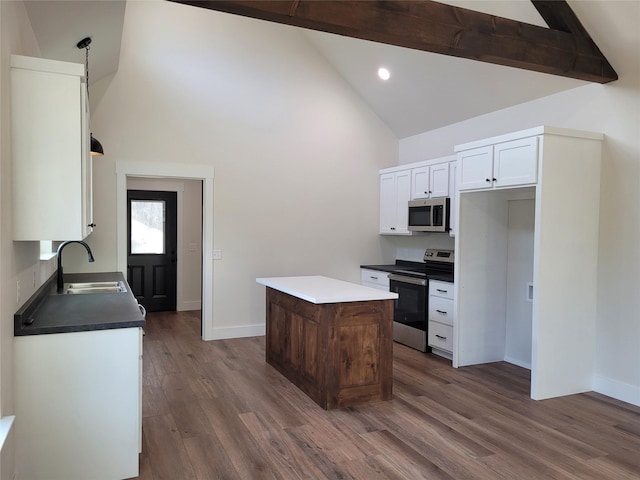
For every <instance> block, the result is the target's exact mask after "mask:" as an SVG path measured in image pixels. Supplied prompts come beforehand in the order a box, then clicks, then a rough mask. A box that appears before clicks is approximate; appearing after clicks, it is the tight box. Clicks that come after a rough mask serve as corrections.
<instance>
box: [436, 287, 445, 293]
mask: <svg viewBox="0 0 640 480" xmlns="http://www.w3.org/2000/svg"><path fill="white" fill-rule="evenodd" d="M447 291H448V290H442V289H441V288H436V292H440V293H447Z"/></svg>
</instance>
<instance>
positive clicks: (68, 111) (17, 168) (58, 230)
mask: <svg viewBox="0 0 640 480" xmlns="http://www.w3.org/2000/svg"><path fill="white" fill-rule="evenodd" d="M84 68H85V67H84V65H82V64H76V63H69V62H60V61H54V60H45V59H40V58H32V57H23V56H18V55H13V56H12V57H11V112H12V114H11V117H12V124H11V131H12V155H13V157H12V158H13V163H12V171H13V224H14V225H13V232H14V240H27V241H38V240H82V239H84V238H85V237H86V236H87V235H89V234H90V233H91V231H92V227H91V226H90V225H91V224H92V223H93V218H92V190H91V184H92V178H91V177H92V168H91V166H92V165H91V162H92V160H91V156H90V154H89V149H90V141H89V128H88V122H89V115H88V105H87V90H86V83H85V76H84V74H85V71H84Z"/></svg>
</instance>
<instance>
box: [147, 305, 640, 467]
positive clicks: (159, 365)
mask: <svg viewBox="0 0 640 480" xmlns="http://www.w3.org/2000/svg"><path fill="white" fill-rule="evenodd" d="M145 332H146V336H145V339H144V391H143V453H142V455H141V456H140V476H139V477H138V478H139V479H144V480H165V479H166V480H182V479H198V480H205V479H206V480H214V479H234V480H235V479H314V480H315V479H341V480H348V479H362V480H373V479H403V480H404V479H454V480H462V479H474V480H477V479H491V480H494V479H496V480H497V479H505V480H507V479H508V480H513V479H526V480H533V479H545V480H546V479H572V480H588V479H594V480H595V479H597V480H603V479H607V480H617V479H620V480H638V479H640V408H638V407H635V406H632V405H629V404H626V403H623V402H619V401H617V400H614V399H611V398H608V397H605V396H602V395H599V394H596V393H587V394H581V395H572V396H568V397H563V398H558V399H550V400H544V401H539V402H536V401H533V400H531V399H530V398H529V381H530V380H529V372H528V371H527V370H525V369H522V368H519V367H516V366H513V365H510V364H508V363H494V364H487V365H479V366H474V367H466V368H460V369H454V368H452V367H451V364H450V362H447V361H445V360H443V359H440V358H438V357H436V356H433V355H428V354H424V353H420V352H417V351H415V350H411V349H409V348H406V347H404V346H402V345H398V344H394V368H393V371H394V385H393V388H394V391H393V393H394V398H393V400H392V401H389V402H379V403H375V404H372V405H367V406H362V407H352V408H348V409H338V410H331V411H325V410H323V409H321V408H320V407H319V406H318V405H316V404H315V403H314V402H313V401H312V400H311V399H309V398H308V397H306V396H305V395H304V394H303V393H302V392H300V391H299V390H298V389H297V388H296V387H294V386H293V385H292V384H291V383H290V382H288V381H287V380H286V379H285V378H284V377H282V376H281V375H280V374H279V373H278V372H276V371H275V370H274V369H273V368H272V367H270V366H269V365H267V364H266V363H265V361H264V337H256V338H244V339H234V340H218V341H213V342H203V341H201V340H200V318H199V312H179V313H176V312H162V313H150V314H149V315H148V316H147V327H146V328H145Z"/></svg>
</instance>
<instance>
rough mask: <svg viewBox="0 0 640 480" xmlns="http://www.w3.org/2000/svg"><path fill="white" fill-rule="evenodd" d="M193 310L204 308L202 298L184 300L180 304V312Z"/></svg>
mask: <svg viewBox="0 0 640 480" xmlns="http://www.w3.org/2000/svg"><path fill="white" fill-rule="evenodd" d="M191 310H202V302H201V301H200V300H191V301H185V302H182V303H181V304H180V305H179V306H178V311H179V312H190V311H191Z"/></svg>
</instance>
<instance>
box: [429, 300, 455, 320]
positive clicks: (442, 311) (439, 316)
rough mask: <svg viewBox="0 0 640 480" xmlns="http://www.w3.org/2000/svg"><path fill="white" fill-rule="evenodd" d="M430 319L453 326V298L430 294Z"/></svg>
mask: <svg viewBox="0 0 640 480" xmlns="http://www.w3.org/2000/svg"><path fill="white" fill-rule="evenodd" d="M429 320H435V321H436V322H440V323H444V324H446V325H451V326H453V300H450V299H448V298H441V297H434V296H433V295H430V296H429Z"/></svg>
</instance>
